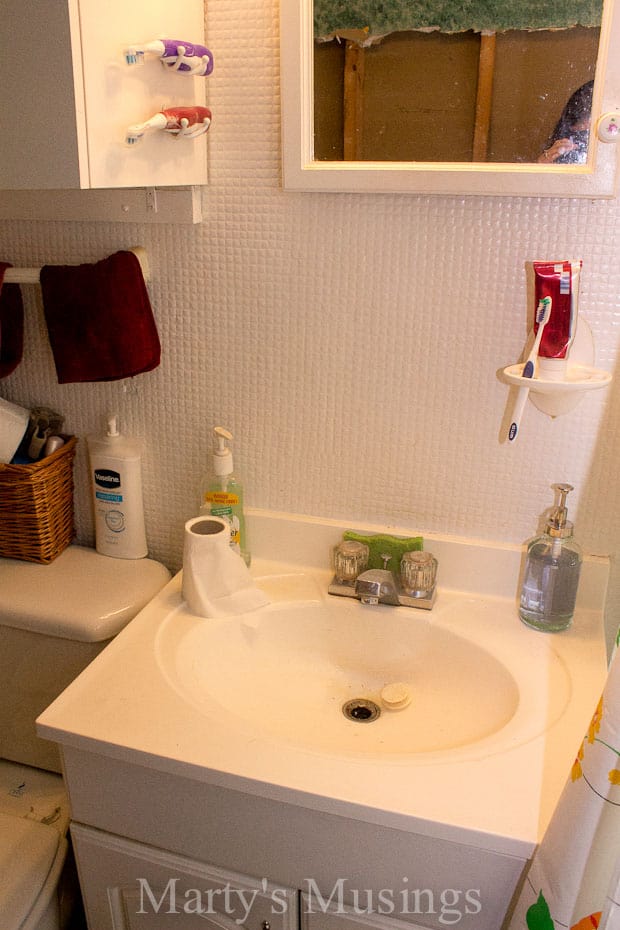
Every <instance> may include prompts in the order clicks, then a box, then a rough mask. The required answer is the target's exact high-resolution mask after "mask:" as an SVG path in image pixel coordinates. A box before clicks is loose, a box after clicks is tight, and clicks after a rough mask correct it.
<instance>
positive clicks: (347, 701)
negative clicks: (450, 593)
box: [156, 579, 569, 760]
mask: <svg viewBox="0 0 620 930" xmlns="http://www.w3.org/2000/svg"><path fill="white" fill-rule="evenodd" d="M270 584H271V587H272V591H271V592H270V594H273V593H274V592H275V599H274V598H273V597H272V603H271V604H270V605H269V606H267V607H264V608H261V609H259V610H257V611H254V612H252V613H248V614H245V615H243V616H240V617H236V618H227V619H223V620H210V619H204V618H201V617H196V616H194V615H192V614H191V613H189V612H188V610H187V607H186V606H185V605H181V606H180V607H179V608H177V610H175V611H174V612H173V613H171V614H170V615H169V616H168V617H167V618H166V620H165V621H164V623H163V624H162V626H161V627H160V630H159V633H158V639H157V645H156V656H157V662H158V664H159V666H160V669H161V670H162V671H163V673H164V675H165V677H166V678H167V680H168V683H169V684H170V685H171V686H172V688H173V689H174V690H175V691H176V692H177V694H179V695H180V696H181V697H182V698H183V699H184V700H185V701H187V702H188V703H189V704H191V705H192V706H193V708H194V709H196V710H198V711H199V712H200V713H202V714H203V715H205V716H207V717H216V718H217V719H218V721H219V722H220V723H221V722H222V720H223V719H224V718H227V719H228V721H229V726H230V729H231V732H232V730H234V729H236V730H239V728H241V729H242V730H247V731H251V732H252V733H253V734H259V733H260V734H261V735H262V736H266V737H270V738H271V739H272V740H274V739H275V740H276V741H277V742H279V743H282V742H284V743H289V744H294V745H297V746H298V747H300V748H303V749H306V750H311V751H314V752H319V753H328V754H330V755H334V754H335V755H338V754H351V753H355V754H358V753H361V754H364V755H365V756H371V755H380V756H382V757H383V758H385V757H391V758H393V759H394V760H396V759H398V758H399V757H408V756H410V755H411V754H435V753H442V752H445V751H448V750H449V751H452V750H455V749H458V748H460V747H471V746H474V745H475V746H482V745H484V744H485V743H488V742H489V739H490V738H491V737H493V735H494V734H497V733H498V732H500V731H504V730H506V729H507V728H508V729H509V731H510V733H509V735H510V738H511V739H513V740H514V739H515V732H514V731H515V726H516V729H517V730H518V732H519V737H518V738H519V739H521V740H522V739H526V738H530V737H531V736H532V735H533V733H532V731H531V726H529V728H528V724H531V723H532V721H533V720H535V719H536V720H537V721H538V723H537V725H538V727H543V726H544V725H545V721H546V723H547V724H548V723H549V715H550V713H551V714H552V715H553V716H557V715H559V714H560V713H561V711H562V709H563V707H564V706H565V704H566V702H567V700H568V697H569V683H568V678H567V676H566V674H565V672H564V670H563V668H562V665H561V663H558V664H557V667H556V668H555V672H554V681H553V683H552V684H553V687H550V685H549V682H548V678H549V670H548V668H547V670H546V673H545V679H546V680H545V681H543V682H541V686H542V687H543V690H544V692H545V695H546V694H547V693H551V694H552V695H553V700H552V702H551V704H552V705H553V706H552V707H551V705H550V704H547V706H546V712H545V714H544V715H543V718H542V720H541V717H540V715H538V716H537V717H534V716H532V715H527V714H526V710H527V708H526V707H525V705H526V704H527V702H526V701H524V700H523V697H522V695H521V688H520V684H519V669H520V668H522V666H523V662H522V661H521V662H515V658H516V657H515V655H514V650H513V649H511V648H507V647H506V646H505V645H503V643H502V638H501V636H498V634H497V632H494V631H493V618H492V617H490V616H488V605H487V607H486V608H485V605H481V604H480V602H477V601H476V600H474V599H471V601H469V602H466V603H465V604H463V601H462V600H460V601H459V604H458V609H457V607H456V605H454V604H451V603H450V601H449V599H448V600H447V601H446V602H445V603H444V604H443V606H441V605H440V606H437V607H436V608H435V610H433V611H432V612H429V611H424V610H415V609H413V610H412V609H408V608H405V607H386V606H381V605H379V606H375V607H367V606H364V605H362V604H360V603H359V602H358V601H356V600H354V599H350V598H339V597H321V596H317V597H316V598H308V599H305V600H298V601H290V600H289V601H287V600H283V601H281V600H278V599H277V594H278V592H277V585H276V586H275V587H274V582H273V579H271V580H270ZM317 595H318V589H317ZM531 661H534V662H535V657H534V656H532V657H530V658H528V659H527V662H528V664H529V663H531ZM548 688H549V691H547V689H548ZM546 700H547V698H546V697H545V701H546ZM530 709H531V708H530ZM524 715H525V717H526V718H527V719H526V725H525V728H524V727H523V725H522V724H523V719H522V718H524ZM509 725H511V726H509Z"/></svg>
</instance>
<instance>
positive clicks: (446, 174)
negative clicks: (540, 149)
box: [280, 0, 620, 198]
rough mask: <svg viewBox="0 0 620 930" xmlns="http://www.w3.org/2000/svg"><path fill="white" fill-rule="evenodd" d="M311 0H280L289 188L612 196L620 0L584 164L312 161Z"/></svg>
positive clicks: (610, 0) (606, 23)
mask: <svg viewBox="0 0 620 930" xmlns="http://www.w3.org/2000/svg"><path fill="white" fill-rule="evenodd" d="M313 49H314V39H313V22H312V0H281V4H280V68H281V76H280V81H281V102H282V163H283V184H284V188H285V189H286V190H298V191H333V192H336V191H342V192H353V193H355V192H364V191H366V192H376V193H418V194H479V195H487V194H491V195H501V196H525V197H590V198H610V197H613V196H615V192H616V162H617V154H616V152H617V145H616V144H603V143H601V142H599V141H598V140H597V139H596V124H597V122H598V118H599V117H600V115H601V114H607V113H616V114H617V115H618V111H620V0H605V2H604V10H603V22H602V24H601V43H600V49H599V56H598V60H597V67H596V76H595V88H594V99H593V108H592V112H593V114H595V116H594V118H593V120H592V133H591V140H590V155H589V158H588V163H587V164H586V165H579V166H575V165H572V166H569V165H565V166H559V165H558V166H553V165H544V166H541V165H537V164H515V165H512V164H511V165H505V164H480V163H472V164H471V165H470V164H466V163H462V162H459V163H452V162H368V161H364V162H342V161H314V146H313V138H314V75H313V71H314V61H313Z"/></svg>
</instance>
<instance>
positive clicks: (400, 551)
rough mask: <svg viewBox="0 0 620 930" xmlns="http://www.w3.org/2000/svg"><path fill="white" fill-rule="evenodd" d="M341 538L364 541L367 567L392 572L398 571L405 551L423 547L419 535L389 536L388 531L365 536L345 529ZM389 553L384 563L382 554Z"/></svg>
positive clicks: (422, 541)
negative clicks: (387, 559)
mask: <svg viewBox="0 0 620 930" xmlns="http://www.w3.org/2000/svg"><path fill="white" fill-rule="evenodd" d="M342 538H343V539H352V540H354V541H355V542H361V543H364V544H365V545H366V546H368V549H369V557H368V568H384V567H386V568H388V569H389V570H390V571H392V572H396V573H398V572H399V571H400V560H401V559H402V557H403V555H404V554H405V552H413V551H414V550H421V549H423V548H424V540H423V538H422V537H421V536H412V537H410V538H409V539H406V538H405V537H403V536H390V535H389V534H388V533H378V534H376V535H375V536H367V535H365V534H364V533H355V532H354V531H353V530H346V532H345V533H343V535H342ZM384 554H385V555H390V556H391V559H390V561H389V562H388V563H387V566H385V565H384V559H382V558H381V556H382V555H384Z"/></svg>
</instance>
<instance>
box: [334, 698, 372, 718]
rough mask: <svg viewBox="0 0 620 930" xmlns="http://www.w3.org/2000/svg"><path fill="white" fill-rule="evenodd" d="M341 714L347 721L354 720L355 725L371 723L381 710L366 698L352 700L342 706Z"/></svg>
mask: <svg viewBox="0 0 620 930" xmlns="http://www.w3.org/2000/svg"><path fill="white" fill-rule="evenodd" d="M342 713H343V714H344V715H345V717H346V718H347V719H348V720H354V721H355V722H356V723H372V721H373V720H376V719H377V717H378V716H379V715H380V713H381V708H380V707H379V705H378V704H375V702H374V701H368V700H367V699H366V698H354V699H353V700H352V701H347V702H346V704H343V705H342Z"/></svg>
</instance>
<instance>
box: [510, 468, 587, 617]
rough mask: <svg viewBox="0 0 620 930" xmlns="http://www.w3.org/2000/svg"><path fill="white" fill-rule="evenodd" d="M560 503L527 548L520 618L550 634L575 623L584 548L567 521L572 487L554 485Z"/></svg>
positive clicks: (571, 525)
mask: <svg viewBox="0 0 620 930" xmlns="http://www.w3.org/2000/svg"><path fill="white" fill-rule="evenodd" d="M553 487H554V489H555V490H556V491H558V492H559V503H558V504H557V505H556V506H555V507H554V508H553V509H552V511H551V513H550V515H549V519H548V520H547V525H546V527H545V532H544V533H543V534H542V535H541V536H536V537H535V538H534V539H532V540H530V542H529V543H528V546H527V556H526V561H525V574H524V577H523V587H522V589H521V599H520V606H519V616H520V617H521V619H522V620H523V622H524V623H526V624H527V625H528V626H530V627H532V628H533V629H535V630H542V631H543V632H547V633H556V632H558V631H560V630H566V629H567V628H568V627H569V626H570V625H571V622H572V619H573V614H574V612H575V602H576V600H577V588H578V586H579V575H580V572H581V562H582V554H581V548H580V547H579V546H578V545H577V543H576V542H575V540H574V538H573V524H572V523H571V522H570V521H569V520H567V509H566V496H567V494H568V493H569V492H570V491H572V490H573V488H572V486H571V485H570V484H555V485H553Z"/></svg>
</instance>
